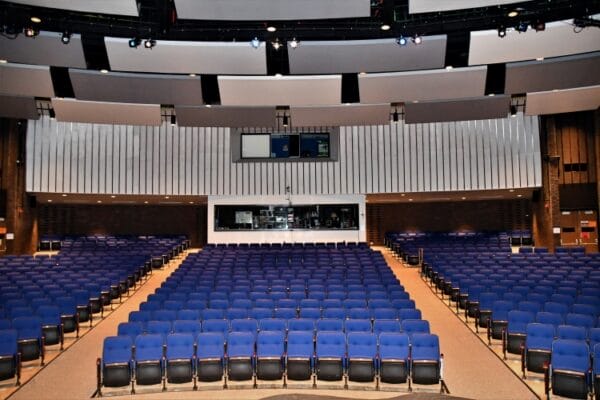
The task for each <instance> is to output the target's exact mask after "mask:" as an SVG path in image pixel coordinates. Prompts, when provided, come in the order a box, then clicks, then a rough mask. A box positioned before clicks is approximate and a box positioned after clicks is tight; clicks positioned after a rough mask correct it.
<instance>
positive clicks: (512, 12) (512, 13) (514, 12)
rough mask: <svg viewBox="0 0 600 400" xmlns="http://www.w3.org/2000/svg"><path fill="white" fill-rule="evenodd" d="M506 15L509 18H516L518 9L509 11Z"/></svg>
mask: <svg viewBox="0 0 600 400" xmlns="http://www.w3.org/2000/svg"><path fill="white" fill-rule="evenodd" d="M507 15H508V16H509V17H510V18H514V17H516V16H517V15H519V10H518V9H516V8H515V9H514V10H510V11H509V12H508V14H507Z"/></svg>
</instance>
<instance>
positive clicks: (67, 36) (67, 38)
mask: <svg viewBox="0 0 600 400" xmlns="http://www.w3.org/2000/svg"><path fill="white" fill-rule="evenodd" d="M60 41H61V43H62V44H69V43H70V42H71V34H70V33H69V32H67V31H64V32H63V33H62V35H60Z"/></svg>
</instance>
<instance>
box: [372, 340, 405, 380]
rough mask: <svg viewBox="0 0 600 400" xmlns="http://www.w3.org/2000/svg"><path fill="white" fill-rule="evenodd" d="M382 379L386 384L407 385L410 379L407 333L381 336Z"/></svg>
mask: <svg viewBox="0 0 600 400" xmlns="http://www.w3.org/2000/svg"><path fill="white" fill-rule="evenodd" d="M379 358H380V379H381V382H384V383H406V382H407V381H408V377H409V371H410V366H409V359H410V343H409V337H408V335H407V334H405V333H395V332H383V333H381V334H380V335H379Z"/></svg>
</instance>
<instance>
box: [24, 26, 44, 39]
mask: <svg viewBox="0 0 600 400" xmlns="http://www.w3.org/2000/svg"><path fill="white" fill-rule="evenodd" d="M39 33H40V32H39V31H38V30H36V29H35V28H33V27H30V26H29V27H27V28H24V29H23V34H25V36H27V37H35V36H37V35H38V34H39Z"/></svg>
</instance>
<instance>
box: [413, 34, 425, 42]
mask: <svg viewBox="0 0 600 400" xmlns="http://www.w3.org/2000/svg"><path fill="white" fill-rule="evenodd" d="M412 41H413V43H414V44H421V43H423V38H422V37H421V36H419V35H415V36H413V38H412Z"/></svg>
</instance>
